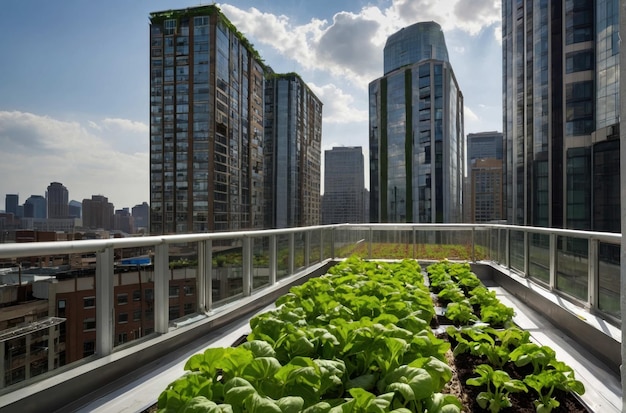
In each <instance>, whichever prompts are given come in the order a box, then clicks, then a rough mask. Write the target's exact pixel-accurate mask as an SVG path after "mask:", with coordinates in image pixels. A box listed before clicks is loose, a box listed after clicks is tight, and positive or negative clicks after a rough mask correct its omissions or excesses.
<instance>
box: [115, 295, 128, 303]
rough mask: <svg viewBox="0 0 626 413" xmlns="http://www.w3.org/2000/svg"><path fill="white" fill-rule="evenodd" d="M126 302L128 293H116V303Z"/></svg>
mask: <svg viewBox="0 0 626 413" xmlns="http://www.w3.org/2000/svg"><path fill="white" fill-rule="evenodd" d="M123 304H128V294H126V293H124V294H118V295H117V305H123Z"/></svg>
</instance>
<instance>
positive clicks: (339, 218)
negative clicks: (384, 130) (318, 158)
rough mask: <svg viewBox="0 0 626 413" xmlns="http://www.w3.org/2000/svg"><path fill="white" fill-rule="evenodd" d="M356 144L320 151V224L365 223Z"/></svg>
mask: <svg viewBox="0 0 626 413" xmlns="http://www.w3.org/2000/svg"><path fill="white" fill-rule="evenodd" d="M363 168H364V166H363V152H362V148H361V147H360V146H352V147H334V148H332V149H331V150H328V151H324V201H323V203H322V224H343V223H361V222H365V199H364V195H365V182H364V169H363Z"/></svg>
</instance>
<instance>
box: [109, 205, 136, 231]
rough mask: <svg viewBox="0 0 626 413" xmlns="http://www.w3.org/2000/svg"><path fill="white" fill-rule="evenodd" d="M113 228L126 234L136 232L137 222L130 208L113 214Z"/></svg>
mask: <svg viewBox="0 0 626 413" xmlns="http://www.w3.org/2000/svg"><path fill="white" fill-rule="evenodd" d="M113 229H115V230H117V231H122V232H125V233H126V234H134V233H135V222H134V220H133V216H132V215H131V213H130V210H129V209H128V208H122V209H118V210H116V211H115V214H114V215H113Z"/></svg>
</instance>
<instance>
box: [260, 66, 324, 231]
mask: <svg viewBox="0 0 626 413" xmlns="http://www.w3.org/2000/svg"><path fill="white" fill-rule="evenodd" d="M321 144H322V102H321V101H320V100H319V99H318V98H317V96H315V94H314V93H313V92H312V91H311V90H310V89H309V87H308V86H307V85H306V83H304V81H303V80H302V79H301V78H300V76H298V75H297V74H295V73H288V74H275V73H271V74H269V75H268V78H267V80H266V81H265V146H264V148H263V151H264V155H265V165H264V166H263V165H261V164H255V165H253V166H254V170H255V171H256V169H257V168H258V169H261V168H263V169H264V170H265V177H264V178H265V226H266V227H267V228H285V227H297V226H309V225H319V223H320V211H321V209H320V175H321V174H320V164H321ZM260 211H261V210H260V209H259V212H260Z"/></svg>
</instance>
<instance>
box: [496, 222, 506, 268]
mask: <svg viewBox="0 0 626 413" xmlns="http://www.w3.org/2000/svg"><path fill="white" fill-rule="evenodd" d="M497 232H498V238H497V240H496V242H497V249H498V262H499V263H500V264H502V265H508V262H509V257H508V253H507V249H506V245H507V239H508V233H509V232H508V231H507V230H506V229H499V230H497Z"/></svg>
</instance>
